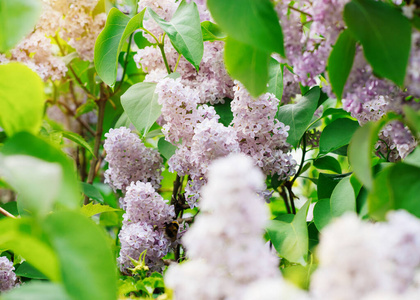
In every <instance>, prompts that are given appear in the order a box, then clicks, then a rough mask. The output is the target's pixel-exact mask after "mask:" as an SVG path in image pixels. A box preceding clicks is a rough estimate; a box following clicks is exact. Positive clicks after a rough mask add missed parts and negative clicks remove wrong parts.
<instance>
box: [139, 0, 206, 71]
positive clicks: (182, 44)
mask: <svg viewBox="0 0 420 300" xmlns="http://www.w3.org/2000/svg"><path fill="white" fill-rule="evenodd" d="M147 11H148V12H149V14H150V16H151V17H152V18H153V19H154V20H155V22H156V23H157V24H158V25H159V26H160V28H162V30H163V31H165V32H166V34H167V35H168V37H169V39H170V40H171V42H172V45H173V46H174V48H175V49H176V51H177V52H178V53H180V54H182V55H183V56H184V57H185V59H186V60H188V61H189V62H190V63H191V64H192V65H193V66H194V67H195V68H196V69H197V71H198V69H199V66H200V62H201V59H202V58H203V53H204V45H203V33H202V31H201V23H200V14H199V12H198V9H197V4H195V2H193V1H191V2H190V3H187V1H186V0H182V1H181V3H180V4H179V6H178V9H177V10H176V11H175V13H174V15H173V16H172V19H171V21H170V22H167V21H165V20H164V19H162V18H161V17H159V16H158V15H157V14H156V13H155V12H154V11H153V10H152V9H151V8H149V7H148V8H147Z"/></svg>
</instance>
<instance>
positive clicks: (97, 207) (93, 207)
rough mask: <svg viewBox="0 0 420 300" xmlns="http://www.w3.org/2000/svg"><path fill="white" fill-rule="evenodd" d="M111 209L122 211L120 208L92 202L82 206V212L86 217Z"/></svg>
mask: <svg viewBox="0 0 420 300" xmlns="http://www.w3.org/2000/svg"><path fill="white" fill-rule="evenodd" d="M110 211H120V209H116V208H112V207H110V206H108V205H102V204H99V203H98V204H93V203H92V202H91V203H89V204H86V205H83V206H82V208H81V212H82V214H83V215H84V216H86V217H92V216H94V215H97V214H101V213H104V212H110Z"/></svg>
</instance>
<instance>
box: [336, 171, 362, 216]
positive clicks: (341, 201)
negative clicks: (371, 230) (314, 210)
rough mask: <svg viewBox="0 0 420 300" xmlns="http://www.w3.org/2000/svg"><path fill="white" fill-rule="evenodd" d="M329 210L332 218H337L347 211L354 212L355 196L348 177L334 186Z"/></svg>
mask: <svg viewBox="0 0 420 300" xmlns="http://www.w3.org/2000/svg"><path fill="white" fill-rule="evenodd" d="M330 210H331V215H332V216H333V217H339V216H341V215H342V214H344V213H345V212H347V211H353V212H354V211H356V195H355V192H354V189H353V186H352V184H351V181H350V176H348V177H346V178H343V179H342V180H340V182H339V183H338V184H337V185H336V186H335V188H334V190H333V192H332V194H331V198H330Z"/></svg>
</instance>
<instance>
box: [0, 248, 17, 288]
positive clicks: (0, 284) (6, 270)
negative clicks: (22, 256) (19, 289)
mask: <svg viewBox="0 0 420 300" xmlns="http://www.w3.org/2000/svg"><path fill="white" fill-rule="evenodd" d="M14 270H15V267H14V266H13V263H12V262H11V261H10V260H9V259H8V258H7V257H5V256H0V293H1V292H5V291H8V290H10V289H12V288H13V287H15V286H16V283H17V277H16V274H15V272H14Z"/></svg>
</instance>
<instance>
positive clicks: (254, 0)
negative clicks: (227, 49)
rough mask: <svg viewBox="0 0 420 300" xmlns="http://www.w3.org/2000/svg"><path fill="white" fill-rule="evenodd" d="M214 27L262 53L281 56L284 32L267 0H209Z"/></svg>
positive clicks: (208, 4) (282, 53)
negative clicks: (273, 53) (215, 24)
mask: <svg viewBox="0 0 420 300" xmlns="http://www.w3.org/2000/svg"><path fill="white" fill-rule="evenodd" d="M207 6H208V8H209V10H210V12H211V15H212V17H213V18H214V20H215V21H216V22H217V24H219V25H220V27H222V29H223V31H225V32H226V33H227V34H228V35H229V36H230V37H232V38H233V39H235V40H237V41H240V42H242V43H244V44H248V45H251V46H253V47H255V48H257V49H260V50H261V51H264V52H268V53H272V52H277V53H280V54H281V55H282V56H284V55H285V54H284V45H283V33H282V30H281V27H280V23H279V19H278V17H277V14H276V12H275V11H274V8H273V4H272V3H271V2H270V0H229V1H226V0H208V1H207Z"/></svg>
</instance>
